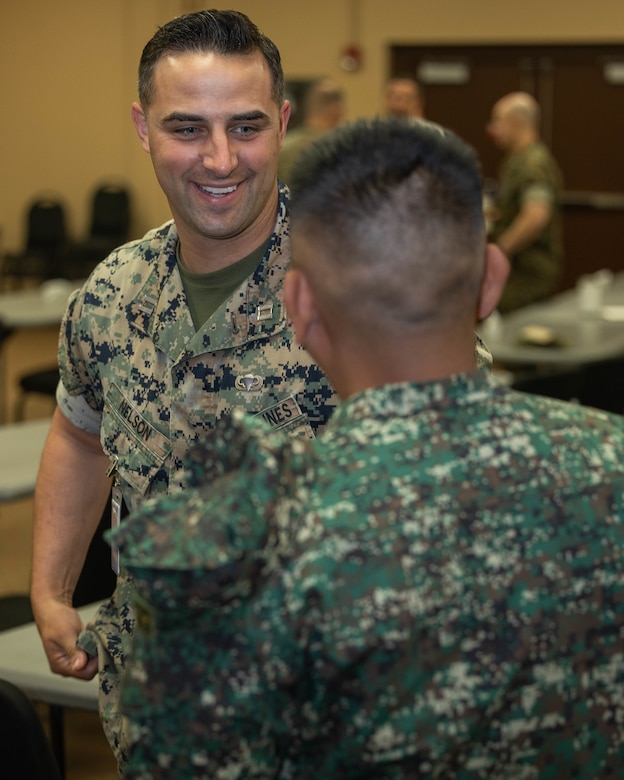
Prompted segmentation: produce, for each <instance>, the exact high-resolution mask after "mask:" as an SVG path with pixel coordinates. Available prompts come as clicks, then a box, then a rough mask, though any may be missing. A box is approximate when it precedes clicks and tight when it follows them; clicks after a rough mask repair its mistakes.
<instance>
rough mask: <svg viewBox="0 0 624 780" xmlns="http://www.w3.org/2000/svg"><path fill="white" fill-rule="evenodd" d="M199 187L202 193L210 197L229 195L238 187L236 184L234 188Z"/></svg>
mask: <svg viewBox="0 0 624 780" xmlns="http://www.w3.org/2000/svg"><path fill="white" fill-rule="evenodd" d="M198 186H199V189H200V190H201V191H202V192H206V193H207V194H208V195H228V194H229V193H230V192H234V190H235V189H236V186H237V185H236V184H235V185H234V186H232V187H202V185H201V184H199V185H198Z"/></svg>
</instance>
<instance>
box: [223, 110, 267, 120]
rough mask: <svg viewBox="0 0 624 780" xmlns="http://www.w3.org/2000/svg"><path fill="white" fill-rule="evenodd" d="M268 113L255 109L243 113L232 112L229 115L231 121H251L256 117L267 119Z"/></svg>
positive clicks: (256, 118)
mask: <svg viewBox="0 0 624 780" xmlns="http://www.w3.org/2000/svg"><path fill="white" fill-rule="evenodd" d="M268 118H269V115H268V114H265V113H264V111H260V110H256V111H246V112H245V113H243V114H234V115H233V116H232V117H231V120H232V121H233V122H253V121H257V120H258V119H268Z"/></svg>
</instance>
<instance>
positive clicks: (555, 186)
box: [487, 92, 563, 312]
mask: <svg viewBox="0 0 624 780" xmlns="http://www.w3.org/2000/svg"><path fill="white" fill-rule="evenodd" d="M539 125H540V109H539V105H538V104H537V101H536V100H535V98H533V97H532V96H531V95H529V94H527V93H526V92H512V93H510V94H508V95H505V96H504V97H502V98H501V99H500V100H499V101H498V102H497V103H496V104H495V105H494V107H493V109H492V116H491V118H490V121H489V123H488V126H487V132H488V135H489V136H490V138H491V139H492V140H493V141H494V143H495V144H496V146H498V147H499V148H500V149H502V150H503V151H504V152H505V154H506V157H505V159H504V161H503V164H502V166H501V171H500V176H499V182H498V192H497V195H496V199H495V204H494V214H493V224H492V230H491V239H492V241H495V242H496V243H497V244H498V245H499V246H500V248H501V249H502V250H503V251H504V252H505V254H506V255H507V257H508V258H509V260H510V263H511V271H510V274H509V279H508V280H507V285H506V287H505V290H504V291H503V294H502V296H501V300H500V301H499V309H500V311H502V312H508V311H512V310H513V309H518V308H520V307H521V306H527V305H528V304H530V303H534V302H536V301H539V300H542V299H543V298H546V297H548V296H549V295H551V294H552V293H553V292H555V290H556V287H557V284H558V282H559V278H560V275H561V269H562V264H563V245H562V235H561V217H560V213H559V198H560V196H561V189H562V177H561V172H560V170H559V167H558V166H557V163H556V162H555V160H554V158H553V156H552V154H551V153H550V151H549V150H548V148H547V147H546V145H545V144H544V143H543V141H542V140H541V139H540V133H539Z"/></svg>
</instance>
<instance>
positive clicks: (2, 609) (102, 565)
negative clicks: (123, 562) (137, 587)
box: [0, 497, 117, 780]
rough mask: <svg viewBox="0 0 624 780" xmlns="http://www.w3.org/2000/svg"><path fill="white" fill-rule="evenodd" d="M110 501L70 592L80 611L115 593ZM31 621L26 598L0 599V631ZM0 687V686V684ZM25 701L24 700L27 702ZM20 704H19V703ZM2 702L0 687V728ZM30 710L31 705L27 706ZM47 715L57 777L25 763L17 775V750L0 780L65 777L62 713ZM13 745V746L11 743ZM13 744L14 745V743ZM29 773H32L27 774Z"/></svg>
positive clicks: (53, 707) (53, 709)
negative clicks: (109, 539)
mask: <svg viewBox="0 0 624 780" xmlns="http://www.w3.org/2000/svg"><path fill="white" fill-rule="evenodd" d="M110 515H111V506H110V497H109V500H108V504H107V506H106V508H105V509H104V512H103V513H102V516H101V517H100V522H99V526H98V528H97V530H96V532H95V535H94V537H93V539H92V541H91V544H90V546H89V549H88V551H87V557H86V559H85V563H84V566H83V569H82V573H81V575H80V577H79V579H78V583H77V585H76V588H75V590H74V598H73V604H74V606H75V607H76V608H79V607H84V606H86V605H87V604H92V603H93V602H94V601H101V600H103V599H106V598H108V597H109V596H110V595H111V594H112V593H113V590H114V589H115V583H116V580H117V578H116V576H115V574H114V572H113V569H112V568H111V549H110V547H109V545H108V544H107V543H106V542H105V541H104V538H103V533H104V531H105V530H106V529H107V528H110ZM33 620H34V616H33V613H32V609H31V606H30V598H29V596H28V594H15V595H8V596H2V597H0V631H7V630H9V629H11V628H17V627H18V626H22V625H25V624H26V623H30V622H32V621H33ZM0 686H1V682H0ZM27 701H28V699H27ZM22 703H23V702H22ZM28 703H29V704H30V702H28ZM4 707H5V705H4V701H3V691H2V689H1V687H0V710H1V712H0V725H4V720H3V719H4V716H5V709H4ZM31 707H32V705H31ZM49 714H50V739H51V743H52V750H53V753H54V756H55V757H56V765H57V767H58V774H57V775H47V774H44V773H43V767H42V769H41V774H37V772H36V771H35V769H36V768H37V767H38V765H37V766H35V765H34V764H33V765H31V764H29V763H28V761H27V760H26V761H25V763H24V766H23V767H21V769H22V770H23V771H17V769H19V768H20V765H19V764H12V763H11V761H13V759H14V758H15V760H17V758H18V754H20V755H21V747H20V749H19V751H16V752H15V754H13V753H11V760H10V761H9V766H10V768H11V771H14V768H15V771H14V773H13V774H6V772H5V771H4V769H3V771H2V772H0V777H2V778H5V777H6V778H7V780H8V778H20V779H21V778H29V780H30V778H41V780H47V778H48V777H50V778H59V780H60V778H61V777H64V775H65V725H64V712H63V707H62V706H61V705H59V704H50V705H49ZM20 729H22V731H23V732H24V733H23V736H22V738H21V739H22V743H21V744H23V742H24V740H26V739H27V738H28V739H29V738H30V736H29V734H30V732H29V731H28V729H27V728H26V725H25V724H20ZM1 733H5V734H6V733H9V732H8V730H7V729H6V728H3V729H1ZM1 738H2V737H0V739H1ZM11 744H13V743H11ZM15 744H16V745H17V744H18V741H17V740H16V742H15ZM0 767H4V762H3V760H2V758H0ZM31 770H32V771H31Z"/></svg>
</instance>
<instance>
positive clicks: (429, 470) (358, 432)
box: [113, 372, 624, 780]
mask: <svg viewBox="0 0 624 780" xmlns="http://www.w3.org/2000/svg"><path fill="white" fill-rule="evenodd" d="M186 481H187V483H188V484H189V485H190V486H191V487H190V489H189V490H186V491H184V492H181V493H178V494H176V495H170V496H167V497H162V498H160V499H157V500H150V501H148V502H147V503H146V504H145V505H144V507H143V508H141V509H140V510H139V511H138V512H137V513H135V514H134V515H133V516H132V517H130V518H129V519H128V521H127V522H126V523H124V524H122V526H121V528H120V529H118V530H117V531H116V532H114V534H113V538H114V541H115V542H116V543H117V544H119V545H120V547H121V554H122V559H123V560H124V561H125V563H126V565H127V566H128V567H129V568H130V570H131V571H132V573H133V574H134V576H135V577H136V585H137V593H138V599H139V601H138V615H139V617H138V621H137V626H136V631H135V635H134V639H133V644H132V651H131V654H130V655H129V656H128V659H127V667H126V672H125V674H124V681H123V686H122V707H123V711H124V715H125V717H127V718H128V726H129V728H128V735H129V738H130V764H129V768H128V774H127V777H129V778H132V780H148V779H149V780H161V779H162V780H164V779H165V778H167V779H168V780H169V779H170V778H179V779H180V780H184V779H186V778H217V779H219V780H233V779H234V778H237V779H238V778H256V779H258V778H282V779H285V778H291V779H293V780H294V779H295V778H296V780H312V778H314V780H320V779H321V778H322V779H323V780H343V779H344V778H370V779H371V780H372V779H373V778H374V780H390V779H392V780H398V779H399V778H401V779H402V780H412V779H413V780H415V779H416V778H423V777H426V778H460V779H462V780H463V779H468V778H484V779H485V778H488V779H489V778H500V779H501V780H503V778H504V779H505V780H509V779H510V778H512V779H516V778H522V779H523V780H524V779H527V780H528V779H529V778H540V780H560V779H561V778H579V779H581V778H582V779H584V780H589V779H590V778H613V780H615V778H621V777H624V528H623V521H624V418H621V417H616V416H610V415H608V414H606V413H600V412H596V411H592V410H588V409H586V408H584V407H581V406H573V405H568V404H564V403H560V402H558V401H553V400H551V399H546V398H540V397H531V396H528V395H525V394H522V393H516V392H514V391H511V390H509V389H508V388H505V387H503V386H501V385H499V384H497V383H496V381H495V380H494V379H492V378H491V377H490V376H488V375H487V374H485V373H483V372H481V373H480V372H476V373H475V374H469V375H458V376H455V377H452V378H450V379H448V380H446V381H443V382H438V383H432V384H427V385H418V384H405V385H395V386H388V387H387V388H383V389H376V390H370V391H367V392H365V393H362V394H360V395H358V396H355V397H353V398H352V399H350V400H348V401H347V402H345V403H344V404H342V405H341V406H339V407H338V409H337V411H336V412H335V413H334V415H333V417H332V419H331V420H330V422H329V424H328V426H327V427H326V429H325V431H324V433H323V434H322V435H321V436H320V437H318V438H317V439H316V440H305V439H296V438H293V439H289V440H288V439H286V438H285V437H283V436H281V435H280V434H279V433H278V432H273V431H271V430H270V429H269V428H268V427H267V426H266V425H265V424H264V422H263V421H262V420H260V419H250V418H245V417H243V416H242V415H240V414H237V413H235V414H234V415H233V417H232V418H231V420H230V424H227V423H225V422H224V423H223V424H222V425H218V426H217V431H216V433H215V434H213V435H212V436H211V438H210V440H209V442H207V443H203V444H201V445H199V446H197V447H196V448H195V449H194V450H193V452H192V453H191V456H190V459H189V460H188V473H187V480H186Z"/></svg>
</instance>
